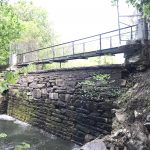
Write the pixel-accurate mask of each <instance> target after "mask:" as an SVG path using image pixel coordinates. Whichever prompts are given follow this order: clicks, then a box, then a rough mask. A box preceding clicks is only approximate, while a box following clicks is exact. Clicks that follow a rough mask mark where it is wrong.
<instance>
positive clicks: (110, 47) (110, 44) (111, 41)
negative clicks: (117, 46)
mask: <svg viewBox="0 0 150 150" xmlns="http://www.w3.org/2000/svg"><path fill="white" fill-rule="evenodd" d="M110 48H112V37H111V36H110Z"/></svg>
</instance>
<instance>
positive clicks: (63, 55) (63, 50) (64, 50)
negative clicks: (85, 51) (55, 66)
mask: <svg viewBox="0 0 150 150" xmlns="http://www.w3.org/2000/svg"><path fill="white" fill-rule="evenodd" d="M64 55H65V48H64V47H63V56H64Z"/></svg>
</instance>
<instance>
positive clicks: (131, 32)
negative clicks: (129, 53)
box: [131, 26, 133, 40]
mask: <svg viewBox="0 0 150 150" xmlns="http://www.w3.org/2000/svg"><path fill="white" fill-rule="evenodd" d="M132 32H133V30H132V26H131V40H133V33H132Z"/></svg>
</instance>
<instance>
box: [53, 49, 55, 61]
mask: <svg viewBox="0 0 150 150" xmlns="http://www.w3.org/2000/svg"><path fill="white" fill-rule="evenodd" d="M52 53H53V59H54V58H55V49H54V47H52Z"/></svg>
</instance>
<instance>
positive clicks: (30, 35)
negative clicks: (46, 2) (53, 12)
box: [13, 0, 55, 51]
mask: <svg viewBox="0 0 150 150" xmlns="http://www.w3.org/2000/svg"><path fill="white" fill-rule="evenodd" d="M13 8H14V9H15V12H16V14H17V16H18V17H19V19H20V20H21V22H22V25H23V29H24V30H23V32H21V38H20V39H19V40H18V41H16V42H18V43H22V44H23V45H26V46H25V49H26V48H28V47H29V49H28V50H27V49H26V50H27V51H31V50H33V49H37V48H41V47H46V46H50V45H52V44H53V43H54V40H55V38H54V31H53V29H52V27H51V24H50V23H49V21H48V13H47V11H46V10H45V9H43V8H41V7H38V6H36V5H34V3H33V1H31V0H29V1H26V0H19V1H18V2H17V3H15V4H13ZM20 50H22V49H20Z"/></svg>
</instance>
